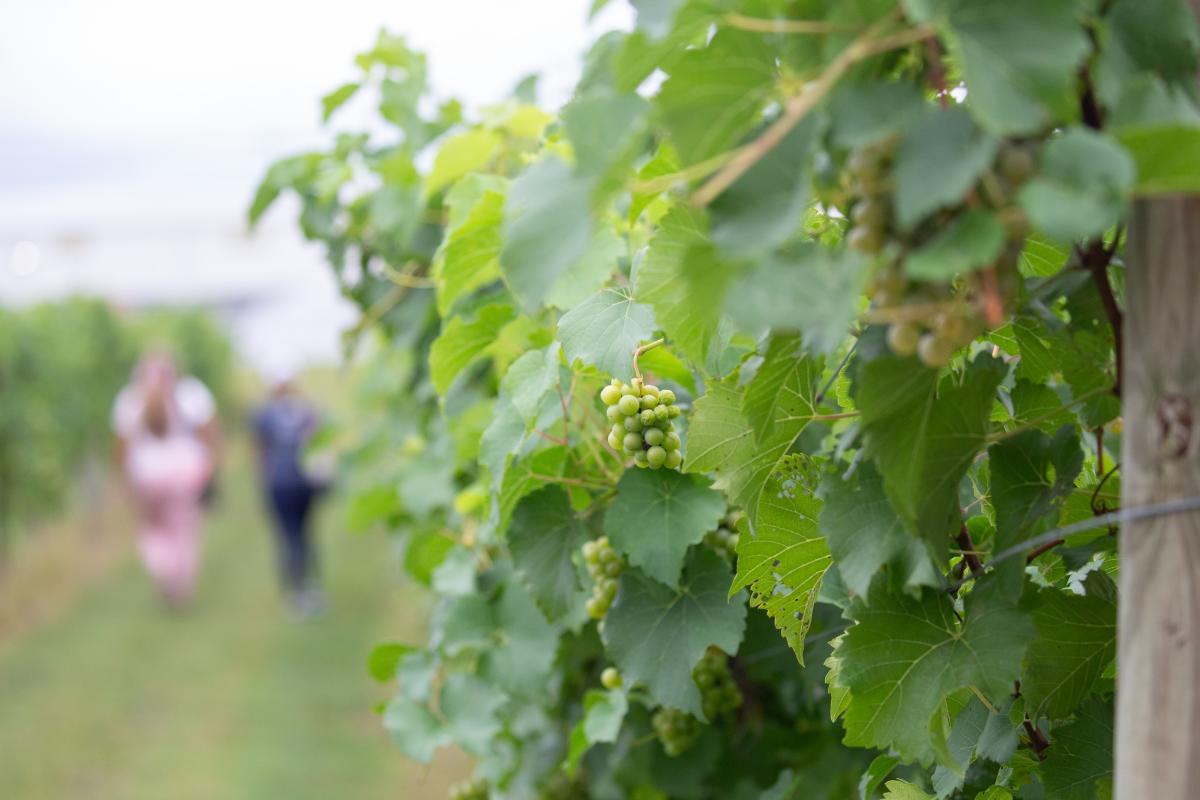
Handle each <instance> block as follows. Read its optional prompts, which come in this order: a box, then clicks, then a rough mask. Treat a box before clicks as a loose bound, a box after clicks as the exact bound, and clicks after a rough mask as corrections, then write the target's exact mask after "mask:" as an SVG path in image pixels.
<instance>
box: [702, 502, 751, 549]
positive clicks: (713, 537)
mask: <svg viewBox="0 0 1200 800" xmlns="http://www.w3.org/2000/svg"><path fill="white" fill-rule="evenodd" d="M741 516H742V515H741V512H739V511H730V512H729V513H728V514H726V515H725V518H724V519H722V520H721V524H720V525H718V526H717V529H716V530H715V531H709V532H708V533H706V534H704V543H705V544H706V545H708V546H709V547H710V548H712V550H713V551H714V552H715V553H716V554H717V555H719V556H720V557H721V558H723V559H725V560H726V561H732V560H733V558H734V556H736V555H737V546H738V532H737V523H738V520H739V519H740V518H741Z"/></svg>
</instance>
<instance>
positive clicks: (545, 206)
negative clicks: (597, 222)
mask: <svg viewBox="0 0 1200 800" xmlns="http://www.w3.org/2000/svg"><path fill="white" fill-rule="evenodd" d="M590 196H591V184H590V182H589V181H587V180H585V179H583V178H580V177H578V176H576V175H575V174H574V173H573V172H572V171H571V168H570V167H569V166H567V164H566V163H564V162H563V161H561V160H560V159H558V158H557V157H554V156H547V157H546V158H543V159H542V160H540V161H538V162H536V163H534V164H533V165H532V166H530V167H529V168H528V169H526V170H525V172H523V173H521V175H520V176H519V177H517V179H516V180H514V181H513V183H512V186H511V188H510V189H509V192H508V198H507V200H506V202H505V204H504V224H503V232H504V239H503V245H502V248H501V252H500V268H501V269H502V270H503V272H504V277H505V280H507V281H508V285H509V286H510V287H512V290H513V294H515V295H516V296H517V297H518V298H519V299H520V300H521V302H522V303H523V304H524V306H525V307H526V308H527V309H530V310H532V309H534V308H536V307H537V306H538V305H540V304H541V302H542V300H543V299H544V298H545V296H546V293H547V292H548V291H549V289H550V287H551V286H553V285H554V283H555V282H556V281H557V280H558V279H559V278H560V277H561V276H562V275H563V274H564V273H566V272H567V270H568V269H569V268H570V267H571V265H572V264H574V263H575V262H576V261H578V260H579V259H580V258H581V257H582V256H583V255H584V254H585V252H586V251H587V248H588V244H589V243H590V242H591V241H592V237H593V231H592V221H591V213H590V200H589V198H590Z"/></svg>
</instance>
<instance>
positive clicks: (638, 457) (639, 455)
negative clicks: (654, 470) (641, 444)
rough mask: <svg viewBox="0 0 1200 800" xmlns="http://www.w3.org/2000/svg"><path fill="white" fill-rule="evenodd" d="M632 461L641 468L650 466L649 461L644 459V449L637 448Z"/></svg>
mask: <svg viewBox="0 0 1200 800" xmlns="http://www.w3.org/2000/svg"><path fill="white" fill-rule="evenodd" d="M633 463H634V464H636V465H637V466H639V467H642V468H643V469H645V468H646V467H648V466H650V462H649V461H648V460H647V459H646V451H645V450H638V451H637V452H636V453H634V454H633Z"/></svg>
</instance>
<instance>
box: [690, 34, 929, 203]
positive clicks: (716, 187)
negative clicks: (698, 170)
mask: <svg viewBox="0 0 1200 800" xmlns="http://www.w3.org/2000/svg"><path fill="white" fill-rule="evenodd" d="M893 21H894V15H888V16H887V17H885V18H884V19H882V20H880V21H879V22H877V23H875V24H874V25H872V26H871V27H869V28H867V29H866V30H865V31H863V32H862V33H861V34H860V35H859V36H858V37H857V38H855V40H854V41H853V42H851V43H850V44H849V45H848V46H847V47H846V49H844V50H842V51H841V52H840V53H838V54H837V56H836V57H835V58H834V59H833V61H831V62H830V63H829V66H827V67H826V68H825V70H824V71H823V72H822V73H821V74H820V75H819V76H818V77H817V78H816V80H814V81H813V82H812V83H809V84H807V85H806V86H805V87H804V88H803V89H801V90H800V92H799V93H798V94H795V95H792V96H791V97H790V98H788V100H787V103H786V105H785V106H784V110H783V114H782V115H781V116H780V117H779V118H778V119H777V120H775V121H774V122H773V123H771V125H770V126H768V127H767V129H766V130H765V131H763V132H762V134H761V135H760V136H759V137H758V138H757V139H755V140H754V141H752V142H750V143H749V144H747V145H746V146H745V147H743V148H742V149H740V150H738V151H737V152H736V153H735V154H734V156H733V158H732V159H730V160H729V163H727V164H726V165H725V166H723V167H722V168H721V169H720V170H718V171H717V174H715V175H713V176H712V177H711V178H709V179H708V181H706V182H705V183H704V185H703V186H701V187H700V188H699V189H697V190H696V191H695V193H694V194H693V195H692V204H693V205H695V206H701V207H702V206H706V205H708V204H709V203H711V202H712V201H713V200H714V199H715V198H716V197H717V196H718V195H719V194H721V193H722V192H724V191H725V190H726V189H728V188H729V187H730V186H732V185H733V184H734V183H736V182H737V180H738V179H739V178H741V177H742V176H743V175H745V174H746V172H747V171H748V170H749V169H750V168H751V167H753V166H754V165H755V164H757V163H758V162H759V161H760V160H761V159H762V157H763V156H765V155H766V154H767V153H769V152H771V151H772V150H773V149H775V147H776V145H778V144H779V143H780V142H782V141H783V139H784V137H786V136H787V135H788V133H789V132H791V130H792V128H794V127H796V125H797V124H798V123H799V122H800V120H802V119H804V117H805V116H806V115H807V114H808V112H809V111H811V110H812V109H813V108H815V107H816V105H817V104H818V103H819V102H820V101H821V99H822V98H824V97H825V95H827V94H829V91H830V90H831V89H832V88H833V87H834V86H836V85H837V83H838V81H839V80H841V79H842V76H844V75H845V74H846V73H847V72H849V71H850V68H851V67H853V66H854V65H855V64H857V63H859V62H860V61H865V60H866V59H868V58H870V57H871V56H875V55H878V54H880V53H886V52H887V51H888V50H894V49H896V48H898V47H904V46H906V45H910V44H913V43H914V42H919V41H921V40H922V39H925V38H927V37H929V36H932V35H933V33H934V30H933V27H932V26H929V25H918V26H915V27H912V28H905V29H903V30H900V31H897V32H895V33H891V34H888V35H886V36H881V35H880V31H881V30H882V29H883V28H884V27H886V26H887V25H890V24H891V23H892V22H893Z"/></svg>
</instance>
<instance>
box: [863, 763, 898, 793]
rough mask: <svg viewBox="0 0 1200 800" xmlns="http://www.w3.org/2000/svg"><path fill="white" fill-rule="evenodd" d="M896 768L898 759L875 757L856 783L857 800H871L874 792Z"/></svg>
mask: <svg viewBox="0 0 1200 800" xmlns="http://www.w3.org/2000/svg"><path fill="white" fill-rule="evenodd" d="M898 766H900V759H899V758H897V757H896V756H889V755H882V756H875V758H874V759H873V760H872V761H871V763H870V764H869V765H867V768H866V769H865V770H864V771H863V774H862V778H860V779H859V781H858V797H859V800H871V798H872V797H874V796H875V790H876V789H878V788H879V786H880V784H882V783H883V782H884V780H886V779H887V776H888V775H891V774H892V770H894V769H895V768H896V767H898Z"/></svg>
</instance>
